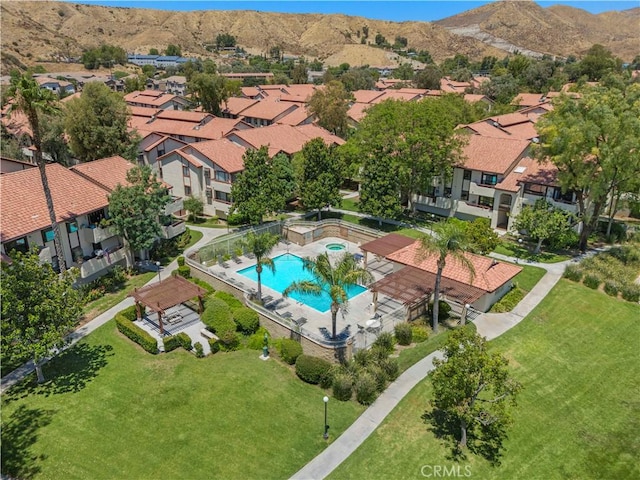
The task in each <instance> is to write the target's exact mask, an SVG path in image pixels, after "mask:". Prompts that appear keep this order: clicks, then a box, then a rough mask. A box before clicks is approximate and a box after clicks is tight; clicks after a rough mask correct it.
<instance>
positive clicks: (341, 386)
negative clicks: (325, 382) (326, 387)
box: [333, 373, 353, 402]
mask: <svg viewBox="0 0 640 480" xmlns="http://www.w3.org/2000/svg"><path fill="white" fill-rule="evenodd" d="M352 395H353V382H352V380H351V376H350V375H347V374H346V373H339V374H337V375H336V376H335V377H334V379H333V396H334V397H335V398H336V399H337V400H340V401H342V402H346V401H349V400H351V396H352Z"/></svg>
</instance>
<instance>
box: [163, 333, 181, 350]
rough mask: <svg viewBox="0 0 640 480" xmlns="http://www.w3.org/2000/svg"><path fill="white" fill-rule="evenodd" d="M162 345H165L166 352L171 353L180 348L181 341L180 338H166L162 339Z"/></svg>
mask: <svg viewBox="0 0 640 480" xmlns="http://www.w3.org/2000/svg"><path fill="white" fill-rule="evenodd" d="M162 343H163V344H164V351H165V352H167V353H169V352H172V351H173V350H175V349H176V348H178V347H179V346H180V339H179V338H178V337H175V336H173V335H170V336H168V337H164V338H163V339H162Z"/></svg>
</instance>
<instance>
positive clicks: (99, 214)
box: [88, 210, 104, 225]
mask: <svg viewBox="0 0 640 480" xmlns="http://www.w3.org/2000/svg"><path fill="white" fill-rule="evenodd" d="M88 217H89V225H97V224H99V223H100V220H102V219H103V218H104V210H97V211H95V212H91V213H90V214H89V215H88Z"/></svg>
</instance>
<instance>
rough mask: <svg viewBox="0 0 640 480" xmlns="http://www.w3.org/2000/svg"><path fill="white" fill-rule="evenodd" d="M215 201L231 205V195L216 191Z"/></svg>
mask: <svg viewBox="0 0 640 480" xmlns="http://www.w3.org/2000/svg"><path fill="white" fill-rule="evenodd" d="M216 200H220V201H221V202H225V203H231V195H230V194H228V193H227V192H219V191H218V190H216Z"/></svg>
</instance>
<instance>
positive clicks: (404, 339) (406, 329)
mask: <svg viewBox="0 0 640 480" xmlns="http://www.w3.org/2000/svg"><path fill="white" fill-rule="evenodd" d="M393 331H394V334H395V336H396V340H397V341H398V344H399V345H411V340H412V339H413V332H412V330H411V325H409V324H408V323H406V322H403V323H399V324H398V325H396V326H395V327H394V328H393Z"/></svg>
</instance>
